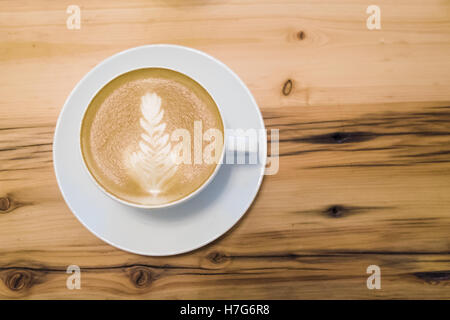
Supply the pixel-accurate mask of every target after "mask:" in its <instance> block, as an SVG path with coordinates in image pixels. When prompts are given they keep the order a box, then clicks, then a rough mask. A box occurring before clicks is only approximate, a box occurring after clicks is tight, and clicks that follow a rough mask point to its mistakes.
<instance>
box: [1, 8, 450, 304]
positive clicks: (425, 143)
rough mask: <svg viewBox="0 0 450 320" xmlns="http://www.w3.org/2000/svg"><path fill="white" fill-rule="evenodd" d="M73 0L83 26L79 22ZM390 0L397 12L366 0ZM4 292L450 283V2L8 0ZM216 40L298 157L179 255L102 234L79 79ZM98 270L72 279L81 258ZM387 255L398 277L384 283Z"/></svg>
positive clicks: (295, 295) (242, 290) (312, 294)
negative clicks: (71, 189) (80, 210)
mask: <svg viewBox="0 0 450 320" xmlns="http://www.w3.org/2000/svg"><path fill="white" fill-rule="evenodd" d="M69 4H78V5H79V6H80V7H81V15H82V20H81V29H80V30H68V29H67V28H66V19H67V16H68V15H67V13H66V8H67V6H68V5H69ZM371 4H378V5H379V6H380V8H381V14H382V20H381V21H382V29H381V30H377V31H369V30H367V28H366V24H365V21H366V18H367V14H366V13H365V11H366V8H367V6H368V5H371ZM0 8H1V10H0V70H1V72H0V298H4V299H5V298H6V299H15V298H26V299H38V298H69V299H70V298H89V299H102V298H124V299H130V298H137V299H147V298H159V299H161V298H174V299H183V298H191V299H196V298H208V299H211V298H226V299H228V298H254V299H261V298H262V299H283V298H284V299H305V298H313V299H320V298H322V299H324V298H325V299H330V298H339V299H353V298H364V299H378V298H394V299H397V298H416V299H431V298H439V299H449V298H450V290H449V283H450V237H449V231H450V197H449V193H450V75H449V74H450V73H449V71H450V59H449V58H448V57H449V56H450V2H449V1H447V0H444V1H443V0H428V1H420V0H411V1H385V0H377V1H375V2H374V1H371V2H369V1H362V0H351V1H350V0H349V1H332V0H327V1H319V0H314V1H313V0H309V1H303V0H302V1H300V0H298V1H294V0H291V1H288V0H283V1H274V0H272V1H205V0H202V1H175V0H169V1H143V0H132V1H115V0H114V1H108V2H105V1H99V0H90V1H81V0H78V1H76V3H72V2H70V3H69V2H67V1H42V0H39V1H38V0H36V1H17V0H16V1H2V2H1V3H0ZM149 43H176V44H181V45H186V46H190V47H194V48H197V49H200V50H203V51H205V52H207V53H210V54H212V55H213V56H215V57H217V58H219V59H220V60H222V61H223V62H225V63H226V64H227V65H229V66H230V67H231V68H232V69H233V70H234V71H235V72H237V73H238V74H239V75H240V76H241V77H242V79H243V80H244V81H245V83H246V84H247V85H248V86H249V88H250V90H251V91H252V93H253V94H254V95H255V98H256V100H257V102H258V104H259V106H260V108H261V110H262V112H263V116H264V119H265V123H266V126H267V127H268V129H279V130H280V140H281V141H280V170H279V172H278V174H276V175H273V176H266V177H265V179H264V182H263V185H262V188H261V191H260V193H259V195H258V197H257V199H256V201H255V202H254V204H253V205H252V207H251V208H250V210H249V211H248V212H247V214H246V215H245V217H244V218H243V219H242V220H241V222H240V223H239V224H238V225H236V226H235V227H234V228H233V229H232V230H231V231H230V232H228V233H227V234H226V235H224V236H223V237H221V238H220V239H219V240H217V241H215V242H214V243H212V244H210V245H208V246H206V247H204V248H201V249H199V250H196V251H194V252H192V253H188V254H184V255H180V256H175V257H161V258H155V257H142V256H138V255H133V254H129V253H125V252H122V251H120V250H118V249H115V248H113V247H111V246H109V245H107V244H105V243H103V242H102V241H101V240H98V239H97V238H95V237H94V236H93V235H92V234H90V233H89V232H88V231H87V230H86V229H84V228H83V227H82V225H81V224H80V223H79V222H78V221H77V220H76V218H75V217H74V216H73V215H72V214H71V213H70V211H69V209H68V207H67V206H66V204H65V203H64V201H63V199H62V197H61V194H60V192H59V190H58V187H57V184H56V180H55V176H54V173H53V164H52V140H53V132H54V127H55V123H56V119H57V117H58V114H59V112H60V110H61V108H62V105H63V104H64V101H65V99H66V97H67V96H68V94H69V93H70V91H71V90H72V88H73V87H74V86H75V84H76V83H77V82H78V81H79V80H80V79H81V78H82V76H83V75H84V74H85V73H87V72H88V71H89V70H90V69H91V68H92V67H94V66H95V65H96V64H98V63H99V62H100V61H102V60H103V59H105V58H106V57H108V56H110V55H112V54H114V53H116V52H118V51H121V50H124V49H127V48H130V47H133V46H138V45H143V44H149ZM71 264H76V265H79V266H80V267H81V270H82V289H81V290H67V288H66V279H67V277H68V274H66V272H65V271H66V268H67V266H68V265H71ZM372 264H374V265H378V266H380V268H381V272H382V284H381V285H382V289H381V290H368V289H367V287H366V279H367V277H368V275H367V274H366V268H367V267H368V266H369V265H372Z"/></svg>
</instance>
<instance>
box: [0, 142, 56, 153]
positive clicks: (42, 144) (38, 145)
mask: <svg viewBox="0 0 450 320" xmlns="http://www.w3.org/2000/svg"><path fill="white" fill-rule="evenodd" d="M51 145H52V143H36V144H27V145H22V146H16V147H11V148H4V149H0V151H12V150H19V149H22V148H30V147H41V146H51Z"/></svg>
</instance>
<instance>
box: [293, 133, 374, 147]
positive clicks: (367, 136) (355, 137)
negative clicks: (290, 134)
mask: <svg viewBox="0 0 450 320" xmlns="http://www.w3.org/2000/svg"><path fill="white" fill-rule="evenodd" d="M376 137H377V134H375V133H370V132H357V131H355V132H333V133H327V134H319V135H312V136H307V137H304V138H301V137H299V138H294V139H291V141H298V142H304V143H311V144H342V143H356V142H364V141H369V140H372V139H375V138H376Z"/></svg>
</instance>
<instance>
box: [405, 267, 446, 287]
mask: <svg viewBox="0 0 450 320" xmlns="http://www.w3.org/2000/svg"><path fill="white" fill-rule="evenodd" d="M413 275H414V276H415V277H417V278H419V279H421V280H423V281H425V282H427V283H429V284H439V283H441V282H444V281H450V270H445V271H428V272H415V273H413Z"/></svg>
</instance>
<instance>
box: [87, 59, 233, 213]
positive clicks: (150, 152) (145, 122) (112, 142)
mask: <svg viewBox="0 0 450 320" xmlns="http://www.w3.org/2000/svg"><path fill="white" fill-rule="evenodd" d="M180 131H181V132H184V133H185V134H181V135H180V134H179V133H180ZM199 131H200V134H201V135H203V136H205V137H207V139H206V140H205V139H204V140H201V138H200V139H197V138H194V136H198V133H199ZM223 131H224V129H223V122H222V118H221V116H220V113H219V110H218V108H217V106H216V104H215V102H214V100H213V99H212V98H211V96H210V95H209V94H208V92H207V91H206V90H205V89H204V88H203V87H202V86H201V85H200V84H198V83H197V82H196V81H194V80H193V79H191V78H189V77H187V76H185V75H183V74H181V73H178V72H175V71H172V70H168V69H162V68H147V69H139V70H134V71H131V72H128V73H125V74H123V75H121V76H119V77H117V78H115V79H113V80H112V81H110V82H109V83H108V84H106V85H105V86H104V87H103V88H102V89H101V90H100V91H99V92H98V93H97V95H96V96H95V97H94V98H93V99H92V101H91V103H90V104H89V106H88V108H87V110H86V112H85V115H84V118H83V122H82V126H81V141H80V142H81V150H82V155H83V159H84V162H85V164H86V167H87V169H88V171H89V173H90V174H91V176H92V177H93V178H94V179H95V181H96V182H97V184H98V185H99V186H100V187H101V188H102V189H104V190H105V191H106V192H108V193H109V194H111V195H113V196H115V197H116V198H119V199H122V200H124V201H126V202H129V203H134V204H139V205H150V206H152V205H163V204H168V203H171V202H174V201H176V200H179V199H182V198H185V197H186V196H188V195H190V194H191V193H193V192H194V191H195V190H197V189H198V188H200V187H201V186H202V185H203V184H204V183H205V182H206V181H207V180H208V178H209V177H210V176H211V175H212V174H213V172H214V170H215V168H216V166H217V162H208V161H180V154H179V153H180V150H182V151H183V152H184V159H188V158H190V155H191V154H192V155H194V154H195V152H194V151H195V150H194V149H198V147H199V143H200V147H202V148H204V149H206V150H208V152H210V151H211V150H213V152H212V153H211V152H210V153H211V157H213V158H214V157H216V158H217V156H218V155H220V154H221V153H222V151H223V150H222V149H223ZM194 133H196V134H197V135H195V134H194ZM211 133H215V134H211ZM217 133H219V134H217ZM211 136H214V138H211ZM174 137H175V138H177V139H174ZM180 137H182V138H180ZM191 137H192V138H191ZM178 138H180V139H179V140H181V141H179V140H178ZM191 139H192V140H195V141H193V142H194V143H190V142H191V141H190V140H191ZM182 140H188V141H182ZM185 142H188V144H184V145H182V146H181V147H180V144H181V143H185ZM195 147H196V148H195ZM211 147H214V148H211ZM183 152H182V153H183ZM202 157H203V156H200V157H199V158H200V160H202ZM211 157H210V158H211ZM182 158H183V157H182ZM193 158H194V157H193ZM205 159H206V157H205Z"/></svg>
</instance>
